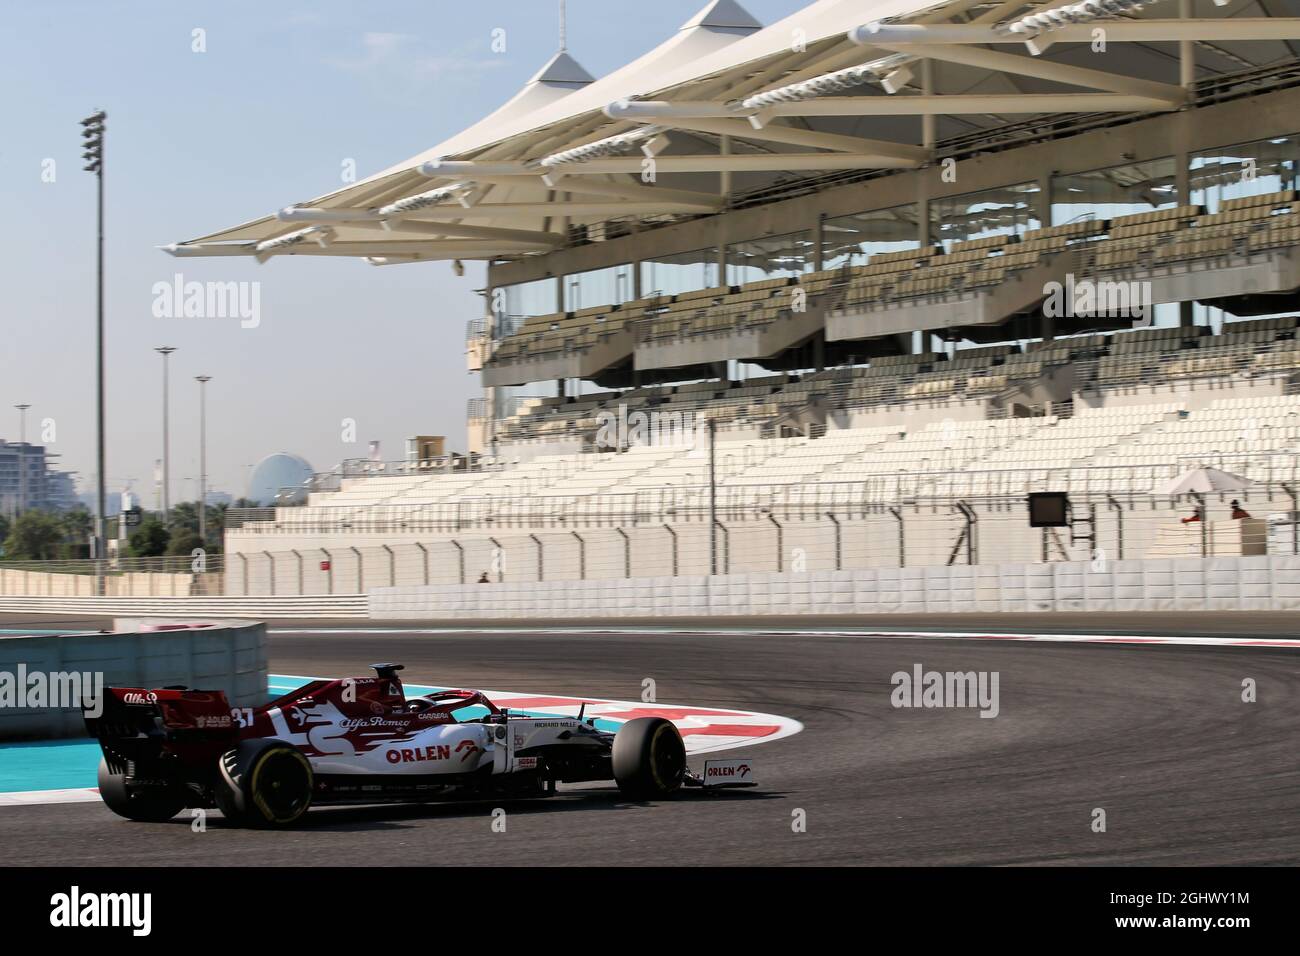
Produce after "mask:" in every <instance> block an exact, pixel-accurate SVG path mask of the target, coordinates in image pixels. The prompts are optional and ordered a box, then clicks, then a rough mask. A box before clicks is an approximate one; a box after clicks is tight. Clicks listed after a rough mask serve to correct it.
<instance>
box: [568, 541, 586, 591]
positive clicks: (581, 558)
mask: <svg viewBox="0 0 1300 956" xmlns="http://www.w3.org/2000/svg"><path fill="white" fill-rule="evenodd" d="M569 534H571V535H573V536H574V537H575V538H577V539H578V580H579V581H585V580H587V542H585V541H583V540H582V535H580V534H578V532H576V531H570V532H569Z"/></svg>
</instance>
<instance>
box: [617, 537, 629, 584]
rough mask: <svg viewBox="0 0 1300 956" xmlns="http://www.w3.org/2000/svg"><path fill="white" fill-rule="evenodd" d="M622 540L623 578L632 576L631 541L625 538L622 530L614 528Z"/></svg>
mask: <svg viewBox="0 0 1300 956" xmlns="http://www.w3.org/2000/svg"><path fill="white" fill-rule="evenodd" d="M614 530H615V531H617V532H618V533H619V534H620V535H621V536H622V538H623V577H625V578H630V577H631V576H632V539H631V538H629V537H628V536H627V532H626V531H624V530H623V529H622V528H615V529H614Z"/></svg>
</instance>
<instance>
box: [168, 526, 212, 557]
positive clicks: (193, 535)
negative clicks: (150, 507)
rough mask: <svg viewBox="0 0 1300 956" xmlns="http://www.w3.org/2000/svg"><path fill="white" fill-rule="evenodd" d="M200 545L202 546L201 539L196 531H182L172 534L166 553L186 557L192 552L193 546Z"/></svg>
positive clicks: (197, 546) (199, 546)
mask: <svg viewBox="0 0 1300 956" xmlns="http://www.w3.org/2000/svg"><path fill="white" fill-rule="evenodd" d="M201 547H203V539H202V538H200V537H199V533H198V532H197V531H182V532H179V533H173V534H172V538H171V543H170V544H168V545H167V553H168V554H179V555H182V556H184V557H187V558H188V557H189V556H190V555H191V554H193V553H194V549H195V548H201Z"/></svg>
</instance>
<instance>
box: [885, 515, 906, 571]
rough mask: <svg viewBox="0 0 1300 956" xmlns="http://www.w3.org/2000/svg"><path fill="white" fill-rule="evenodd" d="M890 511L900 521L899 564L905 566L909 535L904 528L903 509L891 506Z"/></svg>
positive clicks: (901, 566)
mask: <svg viewBox="0 0 1300 956" xmlns="http://www.w3.org/2000/svg"><path fill="white" fill-rule="evenodd" d="M889 513H890V514H892V515H893V516H894V519H895V520H896V521H897V522H898V566H899V567H900V568H905V567H907V536H906V532H905V531H904V530H903V510H902V509H901V508H894V507H891V508H890V509H889Z"/></svg>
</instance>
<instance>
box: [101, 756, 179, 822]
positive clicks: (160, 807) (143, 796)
mask: <svg viewBox="0 0 1300 956" xmlns="http://www.w3.org/2000/svg"><path fill="white" fill-rule="evenodd" d="M97 776H98V778H99V795H100V796H101V797H103V798H104V804H105V806H107V807H108V809H110V810H112V811H113V812H114V813H116V814H117V815H118V816H119V817H126V818H127V819H128V820H139V821H141V822H143V823H162V822H163V821H164V820H170V819H171V818H172V817H174V816H176V814H178V813H180V812H181V811H182V810H184V809H185V794H184V793H182V792H179V791H177V790H175V789H172V788H168V787H128V786H127V785H126V776H125V774H120V773H114V772H113V771H112V770H109V769H108V761H107V760H105V759H103V758H102V757H101V758H100V760H99V773H98V775H97Z"/></svg>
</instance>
